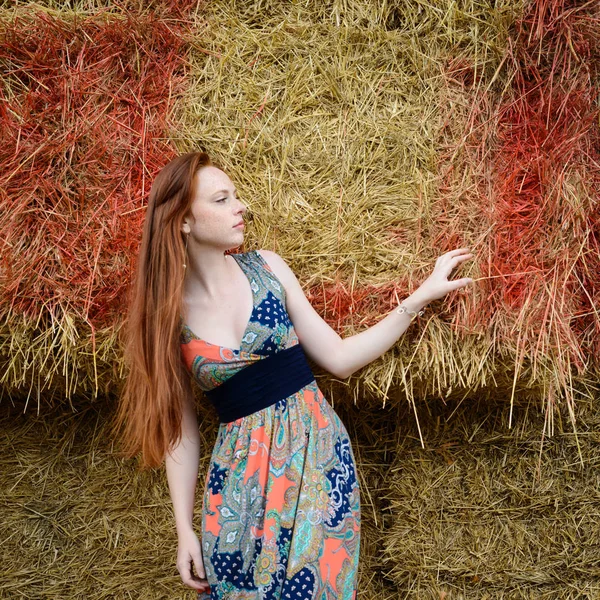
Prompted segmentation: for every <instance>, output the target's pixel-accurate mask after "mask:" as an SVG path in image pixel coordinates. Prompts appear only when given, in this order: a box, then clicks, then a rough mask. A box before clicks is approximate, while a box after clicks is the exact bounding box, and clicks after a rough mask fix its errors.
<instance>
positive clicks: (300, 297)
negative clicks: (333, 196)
mask: <svg viewBox="0 0 600 600" xmlns="http://www.w3.org/2000/svg"><path fill="white" fill-rule="evenodd" d="M259 253H260V255H261V256H262V257H263V258H264V259H265V261H266V262H267V263H268V264H269V266H270V267H271V268H272V269H273V273H274V274H275V275H276V276H277V278H278V279H279V280H280V281H281V283H283V285H284V287H285V293H286V300H287V302H286V309H287V311H288V314H289V315H290V319H291V321H292V323H293V325H294V329H295V330H296V335H297V336H298V339H299V340H300V342H301V343H302V347H303V349H304V350H305V352H306V354H307V356H309V357H310V358H311V359H312V360H314V361H315V362H316V363H317V364H318V365H319V366H321V367H323V368H324V369H325V370H327V371H329V372H330V373H332V374H333V375H335V376H337V377H339V378H342V379H343V378H346V377H350V375H352V373H354V372H355V371H357V370H358V369H360V368H362V367H364V366H365V365H367V364H369V363H370V362H372V361H373V360H375V359H376V358H379V357H380V356H381V355H382V354H383V353H384V352H386V351H387V350H389V348H391V347H392V346H393V345H394V344H395V343H396V342H397V341H398V339H399V338H400V337H401V336H402V334H403V333H404V332H405V331H406V330H407V329H408V326H409V325H410V323H411V320H412V319H411V315H409V314H407V313H402V314H398V313H397V312H396V309H394V310H392V311H390V312H389V313H388V314H387V315H386V316H385V317H384V318H383V319H381V321H379V322H378V323H376V324H375V325H373V326H371V327H369V328H368V329H366V330H365V331H361V332H360V333H357V334H355V335H352V336H349V337H347V338H341V337H340V336H339V335H338V334H337V333H336V332H335V331H334V330H333V329H332V328H331V327H330V326H329V325H328V324H327V323H326V322H325V321H324V320H323V319H322V318H321V317H320V316H319V314H318V313H317V312H316V311H315V309H314V308H313V307H312V305H311V303H310V302H309V300H308V298H307V297H306V296H305V295H304V291H303V290H302V287H301V286H300V283H299V282H298V280H297V279H296V276H295V275H294V273H293V271H292V270H291V269H290V268H289V267H288V265H287V263H286V262H285V261H284V260H283V258H281V256H279V255H278V254H276V253H275V252H273V251H271V250H260V251H259ZM428 303H429V300H428V299H427V298H426V297H425V295H424V293H423V291H419V289H418V290H416V291H415V292H414V293H413V294H411V295H410V296H408V297H407V298H405V299H404V300H403V301H402V304H404V305H405V306H406V307H407V308H408V309H409V310H414V311H419V310H420V309H421V308H423V307H424V306H426V305H427V304H428Z"/></svg>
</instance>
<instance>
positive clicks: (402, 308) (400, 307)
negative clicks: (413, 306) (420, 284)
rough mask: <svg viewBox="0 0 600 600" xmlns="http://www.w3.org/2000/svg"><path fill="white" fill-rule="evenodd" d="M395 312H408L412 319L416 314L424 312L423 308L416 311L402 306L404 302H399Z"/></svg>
mask: <svg viewBox="0 0 600 600" xmlns="http://www.w3.org/2000/svg"><path fill="white" fill-rule="evenodd" d="M396 312H397V313H398V314H399V315H401V314H402V313H408V314H409V315H413V316H412V318H413V319H414V318H415V317H417V316H419V317H420V316H421V315H422V314H423V313H424V312H425V309H423V308H422V309H421V310H420V311H419V312H416V311H414V310H409V309H408V308H407V307H406V306H404V304H401V305H400V306H399V307H398V308H397V309H396Z"/></svg>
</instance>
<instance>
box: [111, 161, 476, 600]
mask: <svg viewBox="0 0 600 600" xmlns="http://www.w3.org/2000/svg"><path fill="white" fill-rule="evenodd" d="M245 212H246V206H245V205H244V203H243V202H242V201H241V200H240V199H239V198H238V197H237V192H236V189H235V187H234V185H233V183H232V182H231V180H230V179H229V177H228V176H227V175H226V174H225V173H224V172H223V170H221V169H219V168H218V167H217V166H216V165H215V164H214V163H213V162H211V160H210V159H209V157H208V155H207V154H206V153H204V152H194V153H189V154H185V155H182V156H179V157H177V158H175V159H174V160H172V161H171V162H170V163H169V164H167V165H166V166H165V167H164V168H163V169H162V171H161V172H160V173H159V174H158V176H157V177H156V179H155V181H154V183H153V185H152V189H151V191H150V198H149V203H148V208H147V212H146V220H145V223H144V231H143V237H142V243H141V248H140V254H139V259H138V265H137V277H136V281H135V287H134V290H133V292H134V295H133V298H132V301H131V309H130V316H129V320H128V326H127V334H128V336H127V349H126V356H127V357H128V358H129V359H130V361H131V365H130V366H131V369H130V373H129V377H128V379H127V381H126V384H125V388H124V391H123V394H122V397H121V403H120V405H119V409H118V411H117V415H116V419H115V430H118V429H122V435H121V437H122V439H123V441H124V446H125V452H124V455H125V456H135V455H136V454H138V453H140V452H141V455H142V460H143V464H144V465H145V466H158V465H160V464H161V463H162V460H163V459H164V460H165V465H166V470H167V479H168V483H169V491H170V494H171V499H172V502H173V507H174V513H175V521H176V528H177V534H178V542H179V543H178V550H177V568H178V570H179V573H180V575H181V578H182V581H183V582H184V583H185V584H186V585H188V586H190V587H192V588H195V589H197V590H198V592H199V594H198V598H209V597H210V598H212V599H225V598H227V599H236V600H242V599H250V598H251V599H253V600H255V599H258V598H261V599H271V598H272V599H280V598H281V599H288V598H292V599H296V598H298V599H309V598H310V599H317V598H318V599H319V600H320V599H321V598H327V599H328V600H334V599H339V600H354V599H355V598H356V583H357V575H358V556H359V547H360V491H359V487H358V482H357V477H356V471H355V460H354V454H353V451H352V447H351V443H350V440H349V438H348V433H347V431H346V429H345V427H344V425H343V424H342V422H341V421H340V419H339V418H338V415H337V414H336V413H335V411H334V410H333V408H332V407H331V405H330V404H329V403H328V402H327V400H326V399H325V398H324V396H323V394H322V393H321V391H320V389H319V388H318V386H317V383H316V381H315V379H314V376H313V374H312V371H311V370H310V367H309V366H308V362H307V360H306V357H307V356H309V357H310V358H311V359H313V360H314V361H315V362H316V363H317V364H319V365H320V366H322V367H323V368H325V369H326V370H327V371H329V372H331V373H333V374H334V375H336V376H337V377H340V378H345V377H348V376H350V375H351V374H352V373H353V372H354V371H356V370H357V369H360V368H361V367H363V366H364V365H366V364H368V363H370V362H371V361H373V360H374V359H376V358H378V357H379V356H381V355H382V354H383V353H384V352H385V351H386V350H388V349H389V348H390V347H391V346H393V345H394V344H395V343H396V341H397V340H398V339H399V337H400V336H401V335H402V334H403V333H404V331H405V330H406V329H407V328H408V326H409V324H410V322H411V320H412V319H413V317H414V315H415V314H417V313H418V312H419V311H421V310H422V309H423V308H424V307H425V306H426V305H427V304H428V303H429V302H430V301H431V300H434V299H437V298H441V297H443V296H444V295H446V294H447V293H448V292H450V291H451V290H456V289H459V288H461V287H465V286H466V285H468V284H470V283H471V282H472V281H473V280H472V279H469V278H463V279H458V280H455V281H449V280H448V279H447V277H448V275H449V274H450V272H451V271H452V269H454V268H455V267H456V266H457V265H459V264H460V263H462V262H463V261H465V260H467V259H468V258H470V257H471V256H472V254H469V253H467V251H468V248H460V249H458V250H452V251H451V252H447V253H446V254H444V255H442V256H440V257H439V258H438V259H437V262H436V265H435V269H434V271H433V273H432V274H431V276H430V277H429V278H428V279H427V280H426V281H425V282H424V283H423V284H422V285H421V286H420V287H419V289H418V290H417V291H415V292H414V293H413V294H412V295H410V296H408V297H407V298H405V299H404V300H403V302H402V303H401V305H400V306H399V307H398V308H397V309H394V310H392V311H391V312H390V313H389V314H388V315H387V316H386V317H385V318H383V319H382V320H381V321H379V322H378V323H377V324H376V325H374V326H372V327H370V328H369V329H367V330H365V331H363V332H361V333H359V334H357V335H354V336H350V337H348V338H344V339H342V338H341V337H340V336H339V335H338V334H337V333H336V332H335V331H334V330H333V329H331V328H330V327H329V325H328V324H327V323H326V322H325V321H323V319H321V317H320V316H319V315H318V314H317V313H316V312H315V310H314V309H313V308H312V306H311V305H310V303H309V301H308V300H307V298H306V297H305V295H304V293H303V290H302V288H301V286H300V284H299V283H298V280H297V279H296V277H295V275H294V273H293V272H292V270H291V269H290V268H289V267H288V265H287V264H286V262H285V261H284V260H283V259H282V258H281V257H280V256H279V255H278V254H276V253H275V252H272V251H269V250H252V251H249V252H244V253H238V254H226V252H228V251H229V250H231V249H234V248H237V247H238V246H240V244H242V242H243V241H244V225H243V217H244V214H245ZM190 374H191V375H192V377H193V378H194V379H195V381H196V383H197V384H198V385H199V386H200V387H201V389H202V390H203V391H204V393H205V395H206V396H208V398H209V400H210V401H211V402H212V403H213V405H214V407H215V409H216V411H217V413H218V415H219V421H220V425H219V430H218V434H217V440H216V443H215V446H214V449H213V452H212V456H211V460H210V465H209V469H208V473H207V474H206V478H205V480H204V496H203V506H202V536H201V541H202V543H201V541H200V540H199V539H198V537H197V535H196V533H195V532H194V529H193V508H194V494H195V490H196V483H197V478H198V465H199V429H198V422H197V415H196V410H195V404H194V394H193V390H192V387H191V384H190V377H189V375H190ZM194 569H195V571H196V573H194Z"/></svg>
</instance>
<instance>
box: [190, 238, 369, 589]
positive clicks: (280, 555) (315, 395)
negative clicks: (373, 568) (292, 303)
mask: <svg viewBox="0 0 600 600" xmlns="http://www.w3.org/2000/svg"><path fill="white" fill-rule="evenodd" d="M231 256H233V257H234V259H235V260H236V262H237V263H238V265H239V266H240V267H241V269H242V270H243V271H244V273H245V275H246V277H247V278H248V281H249V283H250V286H251V288H252V293H253V298H254V309H253V312H252V315H251V317H250V320H249V322H248V325H247V327H246V331H245V332H244V336H243V339H242V345H241V347H240V348H239V349H233V348H225V347H223V346H218V345H215V344H211V343H209V342H206V341H204V340H202V339H200V338H199V337H198V336H196V335H195V334H194V333H193V332H192V331H191V329H190V328H189V327H188V326H187V325H185V324H184V322H183V319H182V322H181V324H182V330H181V331H182V333H181V351H182V357H183V360H184V362H185V364H186V367H187V369H188V370H189V371H190V372H191V374H192V375H193V377H194V379H195V380H196V382H197V383H198V384H199V385H200V387H201V389H202V390H210V389H213V388H215V387H216V386H218V385H219V384H220V383H222V382H224V381H225V380H227V379H228V378H229V377H231V376H232V375H234V374H235V373H236V372H238V371H239V370H240V369H243V368H244V367H246V366H248V365H250V364H251V363H252V362H254V361H257V360H262V359H263V358H266V357H268V356H270V355H272V354H274V353H276V352H279V351H281V350H284V349H285V348H289V347H291V346H293V345H295V344H298V343H299V340H298V337H297V336H296V333H295V331H294V327H293V324H292V322H291V321H290V319H289V315H288V313H287V310H286V303H285V289H284V287H283V285H282V283H281V282H280V280H279V279H278V278H277V277H276V276H275V274H274V273H273V271H272V269H271V268H270V266H269V264H268V263H267V262H266V261H265V260H264V258H263V257H262V256H261V255H260V254H259V253H258V252H257V251H256V250H253V251H250V252H244V253H241V254H232V255H231ZM360 521H361V517H360V493H359V487H358V481H357V478H356V470H355V460H354V453H353V451H352V446H351V444H350V439H349V437H348V432H347V431H346V428H345V427H344V425H343V423H342V422H341V420H340V418H339V417H338V415H337V413H336V412H335V411H334V410H333V408H332V406H331V405H330V404H329V403H328V401H327V400H326V399H325V397H324V396H323V394H322V393H321V390H320V389H319V388H318V386H317V383H316V381H313V382H312V383H310V384H308V385H306V386H305V387H303V388H302V389H300V390H299V391H298V392H296V393H295V394H292V395H291V396H288V397H287V398H283V399H281V400H278V401H277V402H276V403H275V404H272V405H271V406H268V407H267V408H264V409H262V410H259V411H257V412H254V413H253V414H250V415H248V416H245V417H242V418H240V419H237V420H236V421H233V422H230V423H220V425H219V430H218V434H217V440H216V442H215V446H214V449H213V452H212V457H211V461H210V464H209V469H208V473H207V475H206V479H205V488H204V496H203V505H202V536H201V547H202V557H203V561H204V567H205V571H206V577H207V579H208V582H209V584H210V586H211V591H210V595H208V594H205V593H203V592H199V593H198V599H208V598H210V599H211V600H217V599H227V600H259V599H260V600H263V599H264V600H276V599H277V600H279V599H281V600H288V599H290V600H300V599H302V600H308V599H310V600H355V598H356V583H357V575H358V557H359V546H360Z"/></svg>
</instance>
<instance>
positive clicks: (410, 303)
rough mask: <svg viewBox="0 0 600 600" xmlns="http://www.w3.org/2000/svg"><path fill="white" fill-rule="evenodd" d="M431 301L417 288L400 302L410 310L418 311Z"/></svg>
mask: <svg viewBox="0 0 600 600" xmlns="http://www.w3.org/2000/svg"><path fill="white" fill-rule="evenodd" d="M429 302H431V300H429V299H428V298H426V297H425V296H424V295H423V294H422V293H421V292H419V290H417V291H415V292H413V293H412V294H411V295H410V296H407V297H406V298H404V300H402V302H401V303H400V304H402V305H404V306H406V308H407V309H408V310H409V311H410V312H412V311H415V312H419V311H420V310H423V309H424V308H425V307H426V306H427V305H428V304H429Z"/></svg>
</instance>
